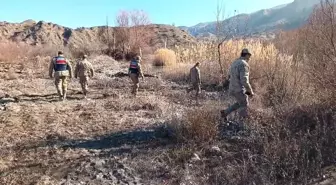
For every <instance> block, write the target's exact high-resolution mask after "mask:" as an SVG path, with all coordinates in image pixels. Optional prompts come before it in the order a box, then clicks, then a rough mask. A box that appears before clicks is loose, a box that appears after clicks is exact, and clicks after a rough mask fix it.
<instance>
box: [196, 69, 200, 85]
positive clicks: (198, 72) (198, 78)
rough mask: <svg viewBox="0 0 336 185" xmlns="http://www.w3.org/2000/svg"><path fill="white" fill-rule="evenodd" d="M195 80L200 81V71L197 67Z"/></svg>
mask: <svg viewBox="0 0 336 185" xmlns="http://www.w3.org/2000/svg"><path fill="white" fill-rule="evenodd" d="M197 82H198V83H199V84H200V83H201V71H200V70H199V69H197Z"/></svg>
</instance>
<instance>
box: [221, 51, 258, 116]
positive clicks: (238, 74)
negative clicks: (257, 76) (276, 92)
mask: <svg viewBox="0 0 336 185" xmlns="http://www.w3.org/2000/svg"><path fill="white" fill-rule="evenodd" d="M251 55H252V54H251V53H250V52H249V50H248V49H243V50H242V52H241V55H240V58H239V59H237V60H236V61H234V62H233V63H232V64H231V67H230V70H229V82H230V84H229V94H230V95H231V96H233V97H234V98H235V100H236V103H235V104H233V105H232V106H230V107H229V108H227V109H226V110H222V111H221V116H222V117H223V118H224V119H225V120H226V119H227V116H228V115H229V114H230V113H232V112H234V111H236V110H239V115H240V116H241V117H242V118H246V117H247V116H248V105H249V101H248V97H249V96H250V97H252V96H253V95H254V93H253V90H252V88H251V85H250V82H249V65H248V62H249V60H250V57H251Z"/></svg>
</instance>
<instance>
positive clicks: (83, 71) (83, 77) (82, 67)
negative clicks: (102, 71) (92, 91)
mask: <svg viewBox="0 0 336 185" xmlns="http://www.w3.org/2000/svg"><path fill="white" fill-rule="evenodd" d="M93 76H94V70H93V67H92V64H91V63H90V62H89V61H88V60H87V55H83V58H82V60H80V61H78V62H77V64H76V68H75V78H78V77H79V83H80V85H81V87H82V92H83V94H84V98H85V99H86V98H87V93H88V86H89V84H88V82H89V79H90V78H92V77H93Z"/></svg>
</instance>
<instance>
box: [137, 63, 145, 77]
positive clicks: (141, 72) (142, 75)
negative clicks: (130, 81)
mask: <svg viewBox="0 0 336 185" xmlns="http://www.w3.org/2000/svg"><path fill="white" fill-rule="evenodd" d="M138 70H139V76H141V78H142V79H143V78H144V74H143V71H142V66H141V64H138Z"/></svg>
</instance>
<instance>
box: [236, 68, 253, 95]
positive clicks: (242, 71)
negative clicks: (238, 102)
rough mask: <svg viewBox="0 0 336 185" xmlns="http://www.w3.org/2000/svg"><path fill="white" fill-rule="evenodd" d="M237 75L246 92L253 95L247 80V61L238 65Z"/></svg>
mask: <svg viewBox="0 0 336 185" xmlns="http://www.w3.org/2000/svg"><path fill="white" fill-rule="evenodd" d="M239 76H240V82H241V84H242V85H243V86H244V87H245V89H246V94H247V95H253V94H254V93H253V90H252V88H251V85H250V82H249V66H248V64H247V63H244V64H242V65H240V66H239Z"/></svg>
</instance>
